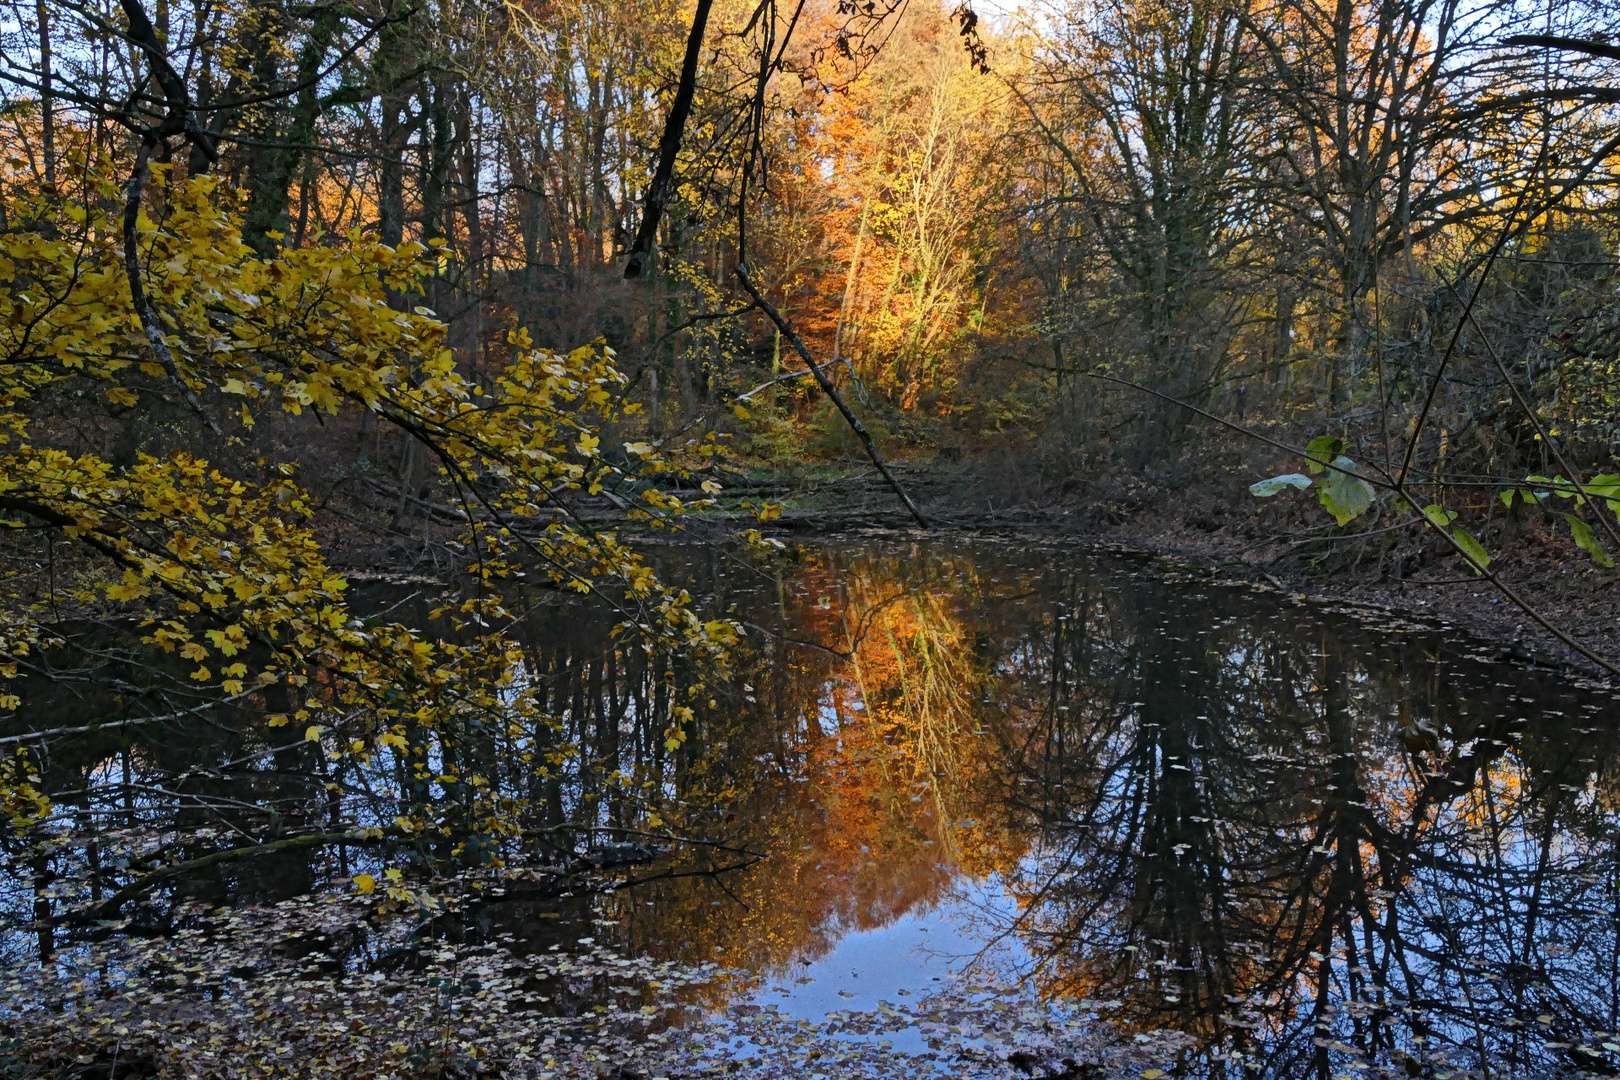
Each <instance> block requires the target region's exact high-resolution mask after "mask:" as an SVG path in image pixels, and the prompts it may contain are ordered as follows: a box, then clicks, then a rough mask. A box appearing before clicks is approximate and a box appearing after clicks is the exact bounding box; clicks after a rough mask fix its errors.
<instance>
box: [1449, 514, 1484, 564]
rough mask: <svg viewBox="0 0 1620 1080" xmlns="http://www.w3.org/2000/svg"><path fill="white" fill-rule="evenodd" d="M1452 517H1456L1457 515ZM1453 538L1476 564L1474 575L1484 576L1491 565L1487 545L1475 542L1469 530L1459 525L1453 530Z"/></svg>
mask: <svg viewBox="0 0 1620 1080" xmlns="http://www.w3.org/2000/svg"><path fill="white" fill-rule="evenodd" d="M1452 516H1453V517H1456V515H1455V514H1453V515H1452ZM1451 538H1452V539H1453V540H1455V541H1457V546H1458V547H1460V548H1462V552H1463V554H1464V555H1466V556H1468V559H1469V561H1470V562H1472V563H1473V564H1474V573H1476V574H1483V573H1484V572H1485V568H1486V567H1487V566H1490V565H1491V555H1490V552H1488V551H1486V550H1485V545H1484V544H1481V543H1480V542H1479V541H1478V540H1475V539H1474V537H1473V536H1472V534H1470V533H1469V531H1468V530H1467V529H1464V528H1463V527H1462V526H1460V525H1459V526H1458V527H1457V528H1455V529H1452V530H1451Z"/></svg>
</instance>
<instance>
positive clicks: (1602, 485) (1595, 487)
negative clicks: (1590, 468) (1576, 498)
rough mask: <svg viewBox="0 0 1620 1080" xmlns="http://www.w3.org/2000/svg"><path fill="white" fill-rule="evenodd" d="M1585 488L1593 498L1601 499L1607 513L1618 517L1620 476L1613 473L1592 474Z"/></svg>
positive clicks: (1619, 516) (1619, 510) (1619, 511)
mask: <svg viewBox="0 0 1620 1080" xmlns="http://www.w3.org/2000/svg"><path fill="white" fill-rule="evenodd" d="M1586 490H1587V493H1588V494H1590V495H1591V496H1592V497H1593V498H1598V499H1602V500H1603V503H1604V505H1605V506H1607V507H1608V508H1609V513H1611V514H1613V515H1614V516H1615V517H1617V518H1620V476H1617V475H1615V474H1614V473H1602V474H1600V475H1598V476H1594V477H1592V482H1591V483H1589V484H1587V485H1586Z"/></svg>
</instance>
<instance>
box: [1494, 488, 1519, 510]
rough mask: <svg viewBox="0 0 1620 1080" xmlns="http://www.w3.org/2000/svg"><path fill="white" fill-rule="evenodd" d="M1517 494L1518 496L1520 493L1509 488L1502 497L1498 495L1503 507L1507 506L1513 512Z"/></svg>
mask: <svg viewBox="0 0 1620 1080" xmlns="http://www.w3.org/2000/svg"><path fill="white" fill-rule="evenodd" d="M1517 494H1518V492H1516V491H1514V490H1513V489H1512V488H1508V489H1507V490H1506V491H1504V492H1502V493H1501V494H1500V495H1498V496H1497V498H1499V499H1501V500H1502V505H1503V506H1505V507H1507V508H1508V509H1509V510H1511V509H1513V496H1515V495H1517Z"/></svg>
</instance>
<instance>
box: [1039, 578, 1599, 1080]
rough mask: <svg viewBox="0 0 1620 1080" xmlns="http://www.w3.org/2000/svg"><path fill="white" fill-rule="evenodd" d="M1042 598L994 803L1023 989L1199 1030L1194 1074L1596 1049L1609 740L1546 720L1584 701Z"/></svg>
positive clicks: (1299, 1072) (1412, 1064)
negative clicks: (1005, 784)
mask: <svg viewBox="0 0 1620 1080" xmlns="http://www.w3.org/2000/svg"><path fill="white" fill-rule="evenodd" d="M1055 592H1056V596H1055V606H1054V609H1053V612H1052V613H1051V617H1050V618H1049V619H1047V620H1045V621H1044V623H1043V624H1042V625H1040V626H1038V627H1033V628H1031V630H1030V633H1031V640H1030V641H1029V642H1028V643H1026V644H1025V645H1024V646H1023V647H1021V648H1019V649H1017V650H1015V651H1016V652H1018V653H1019V654H1020V655H1023V656H1027V657H1029V658H1030V663H1029V665H1028V667H1027V668H1026V669H1025V670H1024V671H1022V672H1021V675H1022V677H1023V678H1024V679H1025V680H1026V681H1027V682H1029V683H1030V684H1031V685H1032V686H1033V685H1035V684H1037V683H1038V684H1039V685H1040V686H1042V687H1043V688H1044V691H1045V693H1044V699H1042V700H1039V701H1038V702H1037V701H1036V697H1035V695H1034V694H1033V693H1031V694H1030V695H1029V698H1030V701H1029V703H1028V704H1029V705H1030V706H1031V707H1030V709H1029V710H1028V711H1027V712H1026V713H1024V714H1022V715H1021V716H1018V717H1016V718H1014V719H1013V723H1014V724H1015V725H1017V726H1019V729H1020V732H1021V734H1022V735H1023V738H1024V743H1023V746H1022V748H1021V749H1020V751H1019V759H1020V762H1021V765H1020V770H1019V771H1020V773H1021V775H1020V776H1018V777H1017V778H1016V779H1015V781H1014V784H1013V785H1012V787H1011V792H1012V795H1013V797H1014V798H1016V799H1017V800H1019V802H1020V804H1021V806H1022V808H1023V811H1024V812H1025V813H1027V814H1028V815H1029V821H1030V823H1031V826H1032V827H1033V828H1034V829H1035V830H1037V833H1038V835H1039V839H1038V840H1037V841H1036V847H1035V850H1036V853H1037V854H1036V855H1035V856H1034V857H1032V858H1030V859H1028V860H1026V861H1025V863H1024V864H1023V865H1022V866H1020V867H1019V869H1018V871H1017V874H1016V881H1017V888H1018V890H1019V892H1020V893H1021V895H1022V896H1023V897H1024V900H1025V906H1024V911H1023V913H1022V915H1021V918H1020V926H1019V931H1020V932H1021V933H1023V934H1024V935H1025V936H1026V937H1027V938H1028V939H1029V940H1030V941H1031V942H1032V944H1033V946H1034V947H1035V948H1036V949H1037V950H1038V951H1039V952H1040V954H1041V955H1042V956H1043V968H1044V974H1043V978H1044V979H1045V980H1046V982H1047V985H1049V986H1050V987H1051V988H1052V989H1053V990H1056V991H1060V992H1066V993H1075V994H1081V995H1085V996H1092V997H1102V998H1109V997H1121V998H1124V999H1125V1000H1126V1001H1127V1002H1129V1003H1130V1008H1131V1015H1133V1016H1135V1017H1136V1022H1137V1023H1139V1024H1141V1025H1143V1026H1144V1027H1153V1026H1158V1025H1161V1024H1173V1025H1175V1026H1178V1027H1181V1028H1183V1029H1184V1030H1189V1031H1198V1032H1200V1033H1202V1035H1203V1037H1204V1038H1205V1040H1206V1041H1205V1046H1206V1049H1205V1067H1206V1068H1207V1069H1208V1071H1209V1072H1210V1073H1211V1074H1212V1075H1275V1076H1279V1077H1281V1076H1290V1077H1292V1076H1311V1075H1314V1076H1321V1077H1324V1078H1325V1077H1327V1076H1330V1075H1335V1074H1337V1073H1339V1072H1342V1071H1343V1069H1344V1068H1345V1067H1346V1064H1347V1063H1349V1062H1355V1061H1361V1062H1365V1063H1374V1062H1381V1063H1383V1064H1385V1065H1390V1066H1393V1067H1396V1068H1398V1069H1403V1070H1411V1071H1413V1074H1414V1075H1419V1074H1424V1073H1425V1071H1426V1070H1429V1069H1432V1068H1435V1067H1439V1065H1440V1064H1441V1063H1443V1062H1453V1063H1455V1064H1456V1065H1459V1066H1462V1067H1468V1066H1470V1065H1472V1066H1474V1067H1482V1068H1485V1069H1487V1070H1489V1069H1493V1068H1494V1069H1502V1068H1507V1069H1509V1070H1510V1071H1512V1070H1525V1071H1516V1072H1511V1074H1512V1075H1531V1074H1534V1073H1537V1072H1548V1071H1555V1070H1556V1069H1557V1068H1559V1066H1560V1062H1567V1063H1568V1064H1579V1065H1583V1066H1585V1067H1587V1068H1591V1067H1593V1065H1594V1064H1596V1063H1597V1062H1598V1060H1599V1059H1596V1058H1593V1056H1592V1055H1591V1054H1590V1053H1588V1052H1585V1051H1582V1050H1580V1049H1579V1048H1580V1046H1581V1045H1588V1046H1590V1047H1593V1048H1597V1053H1598V1054H1599V1055H1604V1056H1606V1055H1605V1053H1604V1051H1603V1050H1602V1049H1601V1048H1598V1044H1599V1043H1601V1041H1602V1040H1601V1038H1598V1033H1599V1032H1603V1033H1606V1032H1607V1030H1609V1029H1612V1028H1613V1027H1614V1026H1615V1020H1614V1019H1613V1015H1614V1009H1615V1007H1616V1003H1617V1002H1620V984H1617V981H1616V979H1615V975H1614V970H1613V963H1612V958H1613V957H1614V955H1615V949H1616V941H1617V937H1616V933H1615V931H1616V921H1615V911H1614V902H1613V900H1612V892H1613V881H1614V873H1615V867H1616V861H1615V853H1614V847H1613V843H1612V834H1613V831H1614V829H1615V826H1616V821H1615V819H1614V816H1613V814H1612V808H1610V807H1609V806H1608V805H1607V802H1606V800H1604V799H1603V798H1601V797H1600V793H1601V792H1602V791H1603V790H1606V783H1605V781H1604V780H1603V779H1602V777H1603V775H1604V773H1603V771H1601V770H1599V769H1597V768H1596V765H1597V762H1598V761H1599V760H1607V758H1608V756H1609V754H1610V753H1611V749H1612V748H1611V746H1610V744H1609V741H1608V740H1607V739H1605V741H1604V743H1603V744H1602V746H1601V747H1599V746H1597V745H1596V744H1594V742H1593V741H1592V739H1591V737H1590V736H1591V735H1592V734H1593V730H1592V729H1591V728H1585V729H1578V730H1576V729H1574V727H1573V725H1572V723H1571V722H1570V721H1564V722H1557V721H1556V717H1557V716H1558V715H1559V714H1563V715H1565V716H1567V717H1569V718H1570V720H1573V718H1574V717H1576V716H1577V715H1579V710H1580V709H1583V708H1584V709H1587V710H1593V709H1595V708H1596V706H1595V705H1593V704H1592V703H1591V702H1589V701H1587V702H1585V703H1584V704H1583V703H1582V701H1581V699H1580V696H1579V695H1578V694H1576V693H1574V692H1571V691H1568V690H1566V689H1562V688H1560V687H1559V686H1558V685H1557V684H1556V683H1555V682H1554V681H1553V680H1550V679H1549V680H1545V681H1542V682H1538V683H1537V684H1536V685H1534V686H1533V687H1527V686H1524V685H1523V684H1520V685H1519V687H1518V689H1519V690H1521V691H1524V692H1525V693H1524V694H1515V693H1514V687H1511V686H1506V685H1502V684H1500V683H1498V682H1497V681H1495V680H1493V679H1491V678H1489V676H1488V674H1487V671H1488V669H1485V668H1482V667H1477V666H1475V667H1470V666H1469V665H1467V664H1465V663H1462V662H1460V661H1459V660H1457V659H1456V658H1452V659H1451V660H1449V661H1448V662H1447V663H1445V664H1441V663H1440V662H1439V661H1438V660H1437V659H1436V658H1434V657H1429V656H1424V655H1421V654H1417V653H1416V652H1415V650H1414V654H1413V655H1408V656H1400V655H1397V654H1394V653H1392V652H1391V651H1390V650H1387V649H1386V650H1375V649H1371V648H1367V647H1366V645H1365V641H1364V639H1363V638H1362V636H1361V635H1359V634H1356V633H1354V632H1346V633H1340V632H1338V631H1336V630H1334V629H1333V628H1331V627H1330V626H1328V625H1325V624H1323V623H1319V622H1315V621H1314V620H1311V619H1309V618H1306V617H1304V616H1297V617H1296V616H1291V615H1288V614H1287V613H1284V612H1272V613H1270V616H1269V617H1270V620H1272V621H1271V622H1270V623H1269V625H1268V623H1267V622H1266V621H1262V620H1263V619H1264V617H1265V616H1264V613H1259V614H1261V616H1262V617H1261V618H1256V614H1257V613H1255V612H1253V611H1252V607H1251V610H1250V611H1249V612H1248V613H1247V617H1242V616H1244V615H1245V612H1244V610H1243V608H1244V606H1248V605H1246V603H1245V604H1239V603H1238V602H1236V601H1235V600H1233V599H1231V598H1223V597H1221V596H1207V597H1205V596H1197V595H1189V594H1188V593H1187V592H1186V590H1172V589H1165V588H1164V587H1163V586H1150V585H1148V584H1146V583H1145V582H1144V583H1141V584H1139V586H1138V587H1136V588H1132V589H1127V590H1123V591H1122V590H1120V589H1119V588H1118V585H1117V581H1110V582H1108V583H1107V586H1106V588H1104V587H1099V584H1098V583H1097V582H1096V581H1094V580H1087V579H1086V578H1084V577H1083V576H1082V577H1081V578H1080V579H1078V580H1074V581H1069V582H1066V583H1064V585H1063V586H1062V587H1061V588H1059V589H1057V590H1055ZM1038 639H1044V640H1040V641H1039V644H1040V645H1044V646H1045V647H1038V646H1037V640H1038ZM1530 693H1533V694H1534V702H1535V705H1536V707H1537V709H1538V711H1540V712H1543V713H1546V712H1549V711H1550V712H1551V713H1552V714H1553V715H1552V716H1551V717H1549V718H1548V721H1546V722H1543V721H1540V720H1539V718H1538V722H1536V723H1531V722H1530V721H1529V720H1527V719H1525V718H1524V713H1525V712H1526V711H1527V705H1528V703H1529V701H1530V698H1529V697H1528V696H1526V694H1530ZM1560 706H1562V708H1560ZM1582 747H1584V748H1585V756H1584V759H1583V757H1582V754H1581V753H1580V748H1582ZM1583 1040H1585V1042H1584V1043H1583ZM1244 1063H1246V1064H1244ZM1246 1070H1247V1071H1246ZM1256 1070H1257V1071H1258V1072H1256ZM1441 1071H1444V1068H1442V1069H1441Z"/></svg>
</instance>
